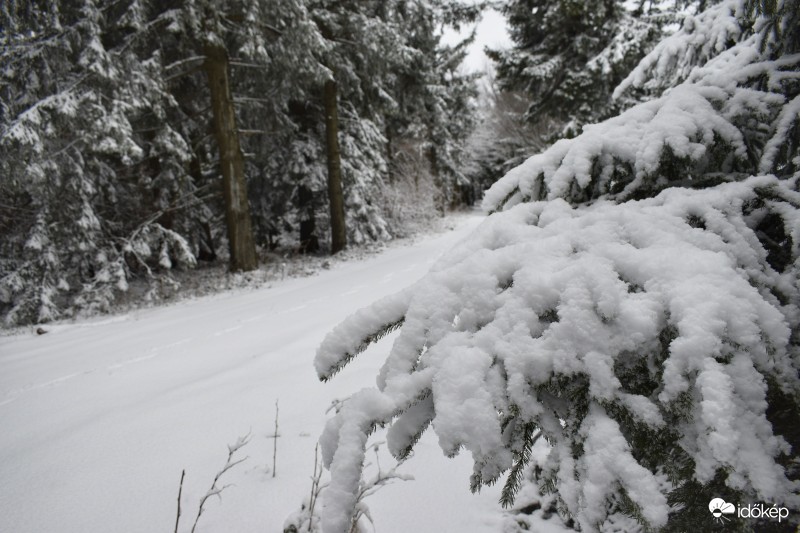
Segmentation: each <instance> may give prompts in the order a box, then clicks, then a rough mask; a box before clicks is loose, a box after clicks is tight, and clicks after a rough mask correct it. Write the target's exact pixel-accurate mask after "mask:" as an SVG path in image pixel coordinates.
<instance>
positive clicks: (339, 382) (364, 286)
mask: <svg viewBox="0 0 800 533" xmlns="http://www.w3.org/2000/svg"><path fill="white" fill-rule="evenodd" d="M479 220H480V219H479V217H478V216H469V217H463V218H461V219H458V228H457V230H456V231H452V232H448V233H446V234H442V235H438V236H434V237H429V238H426V239H424V240H422V241H420V242H418V243H417V244H415V245H413V246H404V247H401V246H394V247H391V248H389V249H388V250H387V251H385V252H384V253H382V254H380V255H378V256H375V257H372V258H370V259H368V260H366V261H361V262H352V263H347V264H339V265H337V266H335V267H334V268H333V269H332V270H330V271H325V272H323V273H321V274H319V275H317V276H314V277H311V278H304V279H293V280H286V281H283V282H280V283H275V284H274V285H273V286H272V287H271V288H264V289H260V290H252V291H238V292H232V293H225V294H220V295H217V296H213V297H208V298H202V299H196V300H189V301H184V302H181V303H178V304H176V305H173V306H169V307H161V308H156V309H147V310H140V311H134V312H131V313H129V314H126V315H123V316H115V317H112V318H105V319H96V320H92V321H85V322H78V323H74V324H63V325H56V326H53V327H51V328H49V329H51V332H50V333H48V334H47V335H42V336H37V335H33V334H30V335H29V334H22V335H13V336H4V337H0V480H1V482H0V531H2V532H9V533H44V532H59V533H62V532H63V533H70V532H75V533H78V532H80V533H92V532H115V533H126V532H132V533H133V532H137V533H138V532H143V533H149V532H155V531H172V529H173V528H174V524H175V514H176V497H177V491H178V482H179V479H180V475H181V470H182V469H185V470H186V480H185V482H184V487H183V498H182V505H183V516H182V518H181V528H180V530H181V531H189V530H190V529H191V524H192V522H193V521H194V517H195V514H196V513H197V503H198V500H199V499H200V497H201V496H202V495H203V494H205V492H206V491H207V490H208V488H209V486H210V484H211V481H212V479H213V476H214V474H215V473H216V472H217V470H218V469H219V468H220V467H221V466H222V465H223V463H224V462H225V458H226V454H227V449H226V445H227V444H229V443H233V442H234V441H235V440H236V439H237V437H239V436H241V435H244V434H247V433H248V432H250V433H251V434H252V438H251V441H250V443H249V444H248V445H247V446H246V447H245V448H244V449H243V450H242V452H243V454H242V455H243V456H244V455H247V456H249V458H248V459H247V461H245V462H244V463H243V464H241V465H239V466H237V467H236V468H235V469H234V470H232V471H231V472H229V473H228V474H226V476H225V478H223V482H226V483H232V484H233V485H232V486H230V487H229V488H227V489H226V490H225V492H224V493H223V497H222V500H221V501H219V500H217V499H214V500H212V501H210V502H209V504H208V505H207V507H206V511H205V513H204V514H203V516H202V518H201V520H200V525H199V526H198V529H197V530H198V531H206V532H244V533H246V532H251V531H252V532H256V531H258V532H265V531H266V532H273V531H280V530H281V526H282V524H283V521H284V519H285V518H286V516H287V515H288V514H289V513H290V512H291V511H293V510H294V509H296V508H297V507H298V506H299V504H300V503H301V501H302V499H303V498H304V496H305V495H307V493H308V492H309V488H310V480H309V478H310V476H311V473H312V469H313V461H314V445H315V442H316V439H317V437H318V436H319V434H320V433H321V431H322V427H323V425H324V422H325V420H326V418H327V415H326V414H325V410H326V409H327V407H328V406H329V405H330V402H331V400H332V399H333V398H337V397H338V398H340V397H344V396H346V395H348V394H350V393H352V392H354V391H355V390H358V389H360V388H362V387H365V386H371V385H373V384H374V376H375V374H376V372H377V369H378V368H379V366H380V364H381V362H382V360H383V357H384V356H385V353H386V351H387V349H388V343H390V342H391V339H385V340H384V341H382V342H381V343H380V344H379V345H378V346H377V347H374V348H372V349H370V350H369V351H367V352H366V353H364V354H362V356H361V357H360V359H359V360H358V361H357V362H356V363H354V364H353V367H352V368H349V369H346V370H345V371H344V372H342V374H341V375H339V376H337V378H336V379H334V380H333V382H331V383H328V384H321V383H319V382H318V381H317V380H316V376H315V374H314V371H313V367H312V359H313V356H314V352H315V349H316V347H317V345H318V344H319V342H320V341H321V339H322V337H323V336H324V335H325V333H327V332H328V331H329V330H330V329H331V328H332V327H333V326H335V325H336V324H337V323H338V322H339V321H340V320H341V319H343V318H344V317H345V316H346V315H348V314H350V313H351V312H353V311H355V310H356V309H358V308H360V307H363V306H364V305H367V304H369V303H371V302H372V301H374V300H375V299H377V298H379V297H381V296H384V295H387V294H390V293H392V292H395V291H397V290H399V289H401V288H402V287H404V286H407V285H409V284H410V283H412V282H413V281H415V280H417V279H418V278H419V277H420V276H422V275H423V274H424V273H425V272H426V271H427V269H428V268H429V267H430V265H431V263H432V262H433V261H434V260H435V259H436V258H437V257H438V256H439V255H440V254H441V253H442V252H443V251H445V250H446V249H448V248H449V247H450V246H452V245H453V244H454V243H455V242H456V241H457V240H459V239H460V238H463V237H464V236H465V235H466V234H467V233H468V231H469V230H470V229H471V228H474V227H475V226H476V225H477V223H478V222H479ZM276 400H278V401H279V406H280V416H279V425H280V429H279V438H278V439H277V443H278V452H277V475H276V477H274V478H273V477H272V472H271V471H270V470H271V466H272V444H273V441H272V439H270V438H269V437H270V436H271V435H272V434H273V431H274V427H273V426H274V418H275V401H276ZM378 437H380V435H378ZM381 464H382V466H384V468H385V467H387V466H389V465H390V463H389V460H388V459H386V458H384V459H382V463H381ZM401 471H402V472H406V473H410V474H412V475H414V476H415V477H416V478H417V480H416V481H409V482H398V483H396V484H394V485H392V486H389V487H386V488H384V489H382V490H381V491H380V492H378V493H377V494H376V495H374V496H373V497H372V498H371V499H370V500H368V503H369V505H370V508H371V509H372V512H373V517H374V519H375V525H376V528H377V531H379V532H381V533H384V532H390V533H391V532H409V531H419V532H427V531H436V532H481V531H497V530H498V528H499V515H498V510H499V506H498V504H497V503H496V501H497V496H498V492H499V489H498V488H494V489H492V490H488V491H484V492H483V493H482V494H481V495H479V496H473V495H471V494H470V493H469V491H468V488H467V487H468V477H469V472H470V471H471V463H470V460H469V457H467V456H461V457H459V458H457V459H456V460H447V459H445V458H444V457H443V456H442V454H441V451H440V450H439V448H438V445H437V444H436V440H435V437H433V436H432V435H430V434H428V435H426V437H425V438H423V440H422V442H421V443H420V444H419V446H418V450H417V453H416V455H415V457H413V458H412V459H411V460H410V461H409V462H408V463H406V464H405V465H403V466H402V467H401ZM495 489H496V490H495Z"/></svg>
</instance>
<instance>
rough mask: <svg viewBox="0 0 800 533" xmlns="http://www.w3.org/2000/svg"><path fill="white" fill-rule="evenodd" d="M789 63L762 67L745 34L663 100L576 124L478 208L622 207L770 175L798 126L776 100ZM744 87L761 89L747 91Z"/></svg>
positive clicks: (790, 70) (793, 75) (787, 80)
mask: <svg viewBox="0 0 800 533" xmlns="http://www.w3.org/2000/svg"><path fill="white" fill-rule="evenodd" d="M798 64H800V54H795V55H790V56H784V57H782V58H780V59H777V60H771V61H767V60H762V58H761V57H760V54H759V52H758V51H757V49H756V47H755V37H751V38H750V39H749V40H747V41H746V42H744V43H742V44H740V45H737V46H735V47H733V48H731V49H729V50H727V51H726V52H725V53H724V54H721V55H720V56H718V57H716V58H714V59H713V60H712V61H710V62H709V63H708V64H707V65H705V66H704V67H702V68H698V69H696V70H695V71H694V72H693V73H692V75H691V76H690V77H689V79H688V80H687V81H686V82H684V83H682V84H680V85H678V86H677V87H674V88H672V89H671V90H670V91H668V92H667V93H666V94H665V95H664V96H662V97H660V98H658V99H655V100H651V101H649V102H645V103H642V104H639V105H636V106H634V107H632V108H631V109H629V110H627V111H626V112H624V113H622V114H620V115H619V116H616V117H614V118H611V119H609V120H607V121H605V122H601V123H599V124H593V125H589V126H585V127H584V130H583V133H582V134H581V135H580V136H578V137H576V138H574V139H563V140H561V141H558V142H557V143H555V144H554V145H553V146H552V147H550V148H549V149H548V150H545V151H544V152H542V153H540V154H537V155H535V156H533V157H531V158H530V159H528V160H527V161H526V162H524V163H523V164H522V165H520V166H518V167H516V168H514V169H513V170H511V171H510V172H509V173H508V174H506V175H505V176H504V177H503V178H502V179H500V180H499V181H498V182H497V183H495V184H494V185H493V186H492V187H491V188H490V189H489V191H487V193H486V196H485V197H484V201H483V207H484V209H486V210H488V211H495V210H498V209H503V208H504V207H510V206H512V205H514V204H516V203H518V202H520V201H529V200H545V199H554V198H564V199H567V200H568V201H571V202H581V201H587V200H593V199H596V198H600V197H604V198H607V199H616V200H625V199H629V198H636V197H641V196H649V195H651V194H653V193H654V192H657V191H659V190H661V189H664V188H666V187H668V186H686V187H700V186H706V185H708V184H709V182H711V183H714V182H719V181H721V180H725V179H731V178H733V179H740V178H741V177H742V175H743V174H744V175H746V174H748V173H755V172H757V171H760V172H761V173H769V172H776V171H777V170H778V169H777V168H776V167H778V163H779V161H778V159H779V158H777V157H776V155H777V154H778V153H779V150H780V147H782V146H785V145H786V144H787V143H786V140H787V138H788V137H789V136H790V135H791V132H792V129H793V128H794V127H796V125H797V123H798V113H797V103H796V102H795V101H787V98H786V97H785V96H784V93H785V92H786V89H787V87H790V86H791V84H796V83H797V81H798V78H800V74H798ZM752 80H760V81H762V82H764V83H761V84H760V85H761V87H759V88H756V87H750V86H749V85H748V84H750V83H752ZM764 145H766V148H765V149H764V150H763V157H762V151H761V147H762V146H764ZM759 160H760V164H754V162H758V161H759ZM783 162H784V163H785V161H783ZM725 176H728V177H725Z"/></svg>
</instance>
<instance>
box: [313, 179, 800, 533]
mask: <svg viewBox="0 0 800 533" xmlns="http://www.w3.org/2000/svg"><path fill="white" fill-rule="evenodd" d="M796 187H797V183H796V180H788V181H786V180H778V179H776V178H774V177H757V178H751V179H749V180H746V181H744V182H740V183H731V184H724V185H719V186H717V187H714V188H710V189H704V190H687V189H671V190H667V191H664V192H663V193H662V194H660V195H659V196H658V197H656V198H654V199H650V200H643V201H639V202H628V203H625V204H619V205H618V204H613V203H610V202H599V203H597V204H596V205H594V206H591V207H583V208H579V209H575V208H572V207H570V206H569V205H568V204H567V203H566V202H564V201H563V200H554V201H551V202H536V203H530V204H520V205H517V206H515V207H513V208H510V209H509V210H507V211H505V212H501V213H497V214H495V215H493V216H492V217H490V219H489V220H488V221H487V222H486V223H484V224H483V225H482V226H481V227H480V228H479V229H478V230H477V231H476V233H475V234H474V235H473V236H472V238H471V239H469V240H468V241H465V242H463V243H461V245H459V246H458V247H457V248H455V249H454V250H453V251H451V252H450V253H449V254H448V256H446V257H445V258H444V259H442V260H441V261H440V263H439V264H438V265H436V268H435V271H434V272H432V273H431V274H429V275H428V276H427V277H426V278H424V279H423V280H421V281H420V282H418V283H417V284H416V285H415V286H413V287H412V288H411V289H409V290H408V291H406V292H405V293H404V295H403V297H402V299H403V301H404V302H407V304H404V306H403V307H406V306H407V310H406V312H405V321H404V323H403V326H402V328H401V330H400V335H399V336H398V338H397V340H396V341H395V343H394V345H393V347H392V350H391V352H390V354H389V356H388V359H387V361H386V363H385V364H384V366H383V368H382V370H381V373H380V376H379V379H378V388H377V389H364V390H362V391H360V392H358V393H356V394H355V395H353V396H352V397H351V398H350V399H349V400H348V401H346V402H345V403H344V404H343V405H342V406H341V409H340V410H339V412H338V413H337V414H336V415H335V416H334V417H333V418H332V419H331V420H330V421H329V422H328V424H327V426H326V429H325V432H324V434H323V437H322V439H321V444H322V450H323V460H324V461H325V464H326V465H327V466H328V467H329V468H330V471H331V485H330V486H329V488H328V489H327V491H326V495H325V499H326V507H325V511H324V515H323V523H324V526H325V528H326V529H325V530H326V531H330V532H345V531H347V528H348V526H349V523H350V522H349V520H350V519H351V517H352V516H353V513H354V512H355V505H356V497H357V494H358V491H359V486H360V485H359V479H360V465H361V464H362V463H363V461H364V457H365V445H366V440H367V436H368V434H369V433H370V432H371V431H372V429H373V428H374V427H375V426H376V425H377V424H389V425H390V426H391V427H390V429H389V432H388V436H387V439H388V444H389V449H390V451H391V452H392V453H393V454H395V455H399V451H400V450H405V449H407V447H408V443H409V441H410V439H411V438H412V437H413V436H415V435H418V434H419V433H420V432H421V431H422V430H423V429H424V428H425V427H427V426H428V424H430V422H431V421H432V422H433V427H434V430H435V432H436V433H437V435H438V437H439V442H440V445H441V446H442V449H443V451H444V452H445V453H446V454H448V455H454V454H456V453H458V451H459V450H460V449H466V450H467V451H469V452H470V453H471V454H472V457H473V461H474V472H473V476H472V483H471V484H472V486H473V487H474V488H476V489H477V488H479V487H480V486H481V485H483V484H489V483H492V482H494V481H496V480H498V479H499V477H500V476H501V475H502V474H503V472H505V471H507V470H509V469H512V474H513V473H514V472H515V471H517V472H518V471H519V469H521V468H523V467H524V463H525V461H527V458H526V457H527V452H526V449H527V448H528V447H529V446H530V445H532V440H534V435H538V431H541V434H542V435H543V436H544V437H545V438H546V439H547V441H548V442H549V443H550V444H551V445H552V451H551V453H550V457H549V460H548V462H547V465H546V469H545V472H544V474H543V479H544V480H545V481H544V482H543V488H549V489H550V490H554V491H556V492H557V494H558V498H559V499H560V501H561V504H562V506H563V507H564V509H565V510H566V511H567V512H568V513H569V514H570V515H571V516H572V517H574V519H575V520H576V522H577V523H579V524H580V526H581V527H582V529H583V530H584V531H596V529H597V527H598V524H601V523H602V522H603V521H604V519H605V517H606V514H605V513H606V512H607V506H606V502H607V501H608V500H609V499H611V500H612V501H613V500H616V501H620V502H623V501H624V502H629V505H628V508H629V509H630V512H631V513H632V514H633V515H634V516H636V517H639V518H640V520H641V522H642V523H643V525H645V526H647V527H652V528H659V527H662V526H664V525H665V524H666V523H667V520H668V519H669V517H670V513H675V512H678V511H676V510H675V509H674V508H672V507H671V505H670V503H668V502H669V501H670V499H671V498H672V497H673V496H675V495H679V494H681V491H682V490H687V486H688V485H687V484H691V483H700V484H702V485H704V486H706V487H711V488H714V487H717V488H718V489H720V490H723V489H724V490H726V491H732V492H733V493H734V494H737V495H738V496H739V497H740V499H741V500H744V499H757V500H763V501H772V502H785V504H787V505H790V506H794V507H797V506H798V505H800V502H798V501H797V500H798V498H797V496H796V494H794V493H793V492H794V483H793V482H791V481H789V480H788V479H787V478H786V475H785V472H784V469H783V467H782V466H781V465H780V464H779V463H780V461H781V457H785V454H788V453H789V446H788V445H787V443H786V441H785V440H784V439H783V438H782V437H781V436H780V435H779V434H775V431H774V430H773V427H772V425H771V423H770V421H769V420H768V419H767V415H766V407H767V396H768V395H770V396H773V395H775V394H785V395H788V396H789V397H792V398H798V397H800V396H798V395H799V394H800V382H799V381H798V361H797V359H796V356H795V355H794V354H795V350H794V349H793V348H792V345H791V342H790V338H791V329H790V327H789V324H795V325H796V324H797V318H798V307H797V303H798V302H800V297H798V291H797V287H796V286H795V284H794V282H793V279H794V277H793V276H794V270H793V268H794V266H793V265H795V264H796V261H797V260H798V247H797V244H796V243H798V242H800V241H798V240H793V241H790V242H793V243H794V244H792V245H791V248H790V249H789V250H788V254H789V255H788V256H781V255H780V253H779V250H774V249H770V248H769V247H765V245H764V244H762V241H764V239H763V235H762V234H764V233H770V232H771V233H773V234H775V235H777V234H781V235H784V236H787V235H797V233H798V229H797V228H798V226H797V222H796V220H797V215H796V213H797V209H798V206H800V194H798V192H797V190H796ZM775 217H777V218H775ZM765 221H768V224H766V225H765ZM777 240H778V241H782V240H783V242H786V241H785V239H780V238H778V239H777ZM764 242H765V241H764ZM387 301H388V302H391V301H392V300H391V299H388V300H384V301H383V302H379V303H377V304H375V305H374V306H372V307H371V308H368V309H366V310H363V311H361V312H360V313H359V315H360V316H362V317H366V316H374V315H376V314H378V313H381V312H385V311H384V310H382V305H383V304H385V302H387ZM356 322H357V321H356ZM356 322H354V321H352V320H351V321H349V322H346V323H348V324H350V327H351V328H352V329H350V334H351V335H352V337H351V340H350V342H349V343H348V342H346V339H341V338H340V339H339V341H338V342H337V346H341V347H344V349H345V350H346V349H347V347H348V346H350V345H352V344H354V343H356V344H357V343H359V342H360V341H361V339H363V338H364V333H365V332H368V331H370V329H371V328H369V327H367V325H366V324H364V325H363V329H362V330H359V329H358V328H357V327H355V326H356ZM792 327H795V326H792ZM341 335H342V333H341V332H339V333H338V335H337V336H341ZM323 345H324V346H328V347H329V348H330V346H332V345H331V344H330V343H324V344H323ZM320 354H321V358H322V359H323V360H324V361H329V360H331V359H333V353H331V352H330V351H327V352H326V351H321V352H320ZM340 355H343V354H340ZM326 366H327V365H326ZM533 428H535V429H536V432H534V431H532V430H533ZM642 443H647V444H646V445H643V444H642ZM653 443H657V444H658V445H657V446H656V445H651V444H653ZM722 473H724V474H722ZM720 476H723V477H722V478H720ZM720 479H722V481H720ZM518 483H519V481H518V476H516V475H512V476H511V477H510V478H509V481H508V482H507V484H506V489H505V490H504V502H505V503H510V502H511V501H512V500H513V494H514V492H515V486H517V485H518ZM686 505H687V506H688V507H687V508H691V506H690V505H689V504H686ZM687 512H688V511H687ZM705 513H707V509H706V510H705Z"/></svg>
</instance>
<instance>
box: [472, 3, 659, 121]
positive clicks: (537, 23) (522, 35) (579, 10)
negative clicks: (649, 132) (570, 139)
mask: <svg viewBox="0 0 800 533" xmlns="http://www.w3.org/2000/svg"><path fill="white" fill-rule="evenodd" d="M644 4H645V3H644V2H641V5H639V6H638V8H634V9H629V7H628V6H630V5H631V3H626V2H622V1H619V0H592V1H578V0H508V1H506V2H504V3H502V12H503V14H504V15H505V16H506V18H507V20H508V25H509V33H510V37H511V40H512V42H513V43H514V44H513V46H512V47H511V48H509V49H507V50H488V51H487V53H488V54H489V57H491V58H492V59H493V60H494V61H495V65H496V68H497V79H498V82H499V83H500V86H501V88H502V89H503V90H509V91H522V92H524V93H526V94H528V95H529V96H530V97H531V99H532V102H531V105H530V107H529V108H528V110H527V117H528V119H529V120H530V121H531V122H534V123H542V122H545V123H546V122H550V121H552V122H555V123H556V124H557V125H558V127H559V128H558V129H559V131H562V132H563V134H567V135H575V134H577V133H578V132H580V127H581V126H582V125H583V124H587V123H591V122H595V121H598V120H602V119H605V118H608V117H609V116H612V115H614V114H616V113H618V112H619V110H620V107H619V105H617V104H616V103H615V102H614V101H612V99H611V98H610V95H611V91H612V90H613V89H614V87H615V86H616V85H617V84H618V83H619V82H620V81H621V80H622V79H623V78H624V77H625V75H626V74H627V73H628V72H629V71H630V69H631V68H633V67H634V66H635V65H636V63H637V62H638V60H639V59H640V58H641V57H642V56H643V55H644V54H645V53H647V52H648V51H649V49H650V48H651V47H652V45H653V44H654V43H655V42H656V41H657V40H658V37H659V36H660V34H661V33H660V27H661V25H662V24H663V23H664V22H666V21H667V20H668V17H664V15H663V14H662V13H661V12H660V10H657V9H655V8H654V6H653V4H654V3H653V2H648V4H649V6H650V11H652V12H647V13H645V11H644V7H643V6H644ZM656 4H657V3H656Z"/></svg>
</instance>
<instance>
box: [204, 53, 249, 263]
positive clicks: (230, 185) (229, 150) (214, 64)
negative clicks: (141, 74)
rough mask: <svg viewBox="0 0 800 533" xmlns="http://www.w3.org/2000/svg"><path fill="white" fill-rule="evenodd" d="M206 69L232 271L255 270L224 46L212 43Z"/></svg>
mask: <svg viewBox="0 0 800 533" xmlns="http://www.w3.org/2000/svg"><path fill="white" fill-rule="evenodd" d="M205 54H206V61H205V65H204V66H205V70H206V73H207V74H208V87H209V89H210V90H211V107H212V109H213V113H214V134H215V135H216V138H217V145H218V146H219V164H220V167H221V168H222V189H223V194H224V196H225V218H226V222H227V225H228V241H229V246H230V251H231V271H233V272H236V271H242V270H244V271H247V270H254V269H255V268H257V267H258V260H257V259H256V247H255V242H254V240H253V226H252V222H251V221H250V204H249V202H248V200H247V185H246V184H245V181H244V156H243V155H242V149H241V147H240V146H239V132H238V130H237V129H236V112H235V110H234V107H233V96H232V95H231V87H230V80H229V73H230V66H229V64H228V53H227V51H226V50H225V48H224V47H222V46H220V45H215V44H208V45H206V47H205Z"/></svg>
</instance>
